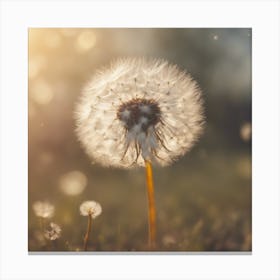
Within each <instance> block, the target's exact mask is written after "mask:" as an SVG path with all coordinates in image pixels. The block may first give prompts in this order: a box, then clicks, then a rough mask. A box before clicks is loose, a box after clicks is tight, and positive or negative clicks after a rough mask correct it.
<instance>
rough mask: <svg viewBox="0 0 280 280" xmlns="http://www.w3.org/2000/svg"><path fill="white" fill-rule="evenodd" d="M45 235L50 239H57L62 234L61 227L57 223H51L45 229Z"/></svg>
mask: <svg viewBox="0 0 280 280" xmlns="http://www.w3.org/2000/svg"><path fill="white" fill-rule="evenodd" d="M44 236H45V238H46V239H48V240H56V239H58V238H60V236H61V227H60V226H59V225H57V224H55V223H50V225H49V229H47V230H45V233H44Z"/></svg>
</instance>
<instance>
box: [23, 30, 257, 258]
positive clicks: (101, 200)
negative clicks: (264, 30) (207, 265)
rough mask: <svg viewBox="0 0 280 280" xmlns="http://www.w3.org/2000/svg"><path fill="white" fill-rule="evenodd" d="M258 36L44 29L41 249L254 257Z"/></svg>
mask: <svg viewBox="0 0 280 280" xmlns="http://www.w3.org/2000/svg"><path fill="white" fill-rule="evenodd" d="M251 38H252V30H251V29H249V28H30V29H29V30H28V120H29V123H28V136H29V137H28V250H29V252H41V253H44V252H76V253H79V252H91V253H98V252H107V253H110V252H120V253H121V252H124V253H127V252H136V253H137V252H147V253H149V252H161V253H169V252H177V253H179V252H180V253H184V252H185V253H188V252H201V253H202V252H213V253H214V252H239V253H242V252H250V251H251V249H252V145H251V143H252V85H251V84H252V81H251V59H252V51H251V47H252V44H251Z"/></svg>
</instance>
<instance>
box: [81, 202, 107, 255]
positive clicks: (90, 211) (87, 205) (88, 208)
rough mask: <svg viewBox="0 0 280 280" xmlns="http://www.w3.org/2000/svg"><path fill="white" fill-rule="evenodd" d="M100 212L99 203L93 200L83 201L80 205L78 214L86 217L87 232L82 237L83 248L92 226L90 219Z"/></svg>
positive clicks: (85, 248)
mask: <svg viewBox="0 0 280 280" xmlns="http://www.w3.org/2000/svg"><path fill="white" fill-rule="evenodd" d="M101 212H102V208H101V205H100V204H99V203H98V202H96V201H93V200H88V201H84V202H83V203H82V204H81V205H80V214H81V215H82V216H87V217H88V225H87V232H86V234H85V237H84V250H85V251H86V250H87V246H88V240H89V235H90V231H91V226H92V220H93V219H95V218H96V217H97V216H99V215H100V214H101Z"/></svg>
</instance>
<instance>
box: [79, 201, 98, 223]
mask: <svg viewBox="0 0 280 280" xmlns="http://www.w3.org/2000/svg"><path fill="white" fill-rule="evenodd" d="M101 212H102V208H101V205H100V204H99V203H98V202H96V201H93V200H88V201H84V202H83V203H82V204H81V205H80V213H81V215H82V216H89V215H90V216H91V218H92V219H94V218H96V217H97V216H99V215H100V214H101Z"/></svg>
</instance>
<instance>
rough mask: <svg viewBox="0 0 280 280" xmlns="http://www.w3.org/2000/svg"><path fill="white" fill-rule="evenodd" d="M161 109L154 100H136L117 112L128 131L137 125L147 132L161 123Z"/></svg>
mask: <svg viewBox="0 0 280 280" xmlns="http://www.w3.org/2000/svg"><path fill="white" fill-rule="evenodd" d="M160 114H161V112H160V108H159V106H158V103H157V102H156V101H155V100H153V99H142V98H134V99H132V100H130V101H128V102H125V103H122V104H121V105H120V106H119V108H118V111H117V117H118V119H119V120H121V121H122V122H123V124H124V126H125V128H126V129H127V130H130V129H132V128H133V127H134V126H136V125H140V126H141V129H142V130H143V131H144V132H146V131H147V129H148V128H149V127H150V126H155V125H156V124H157V123H158V122H159V121H160Z"/></svg>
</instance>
